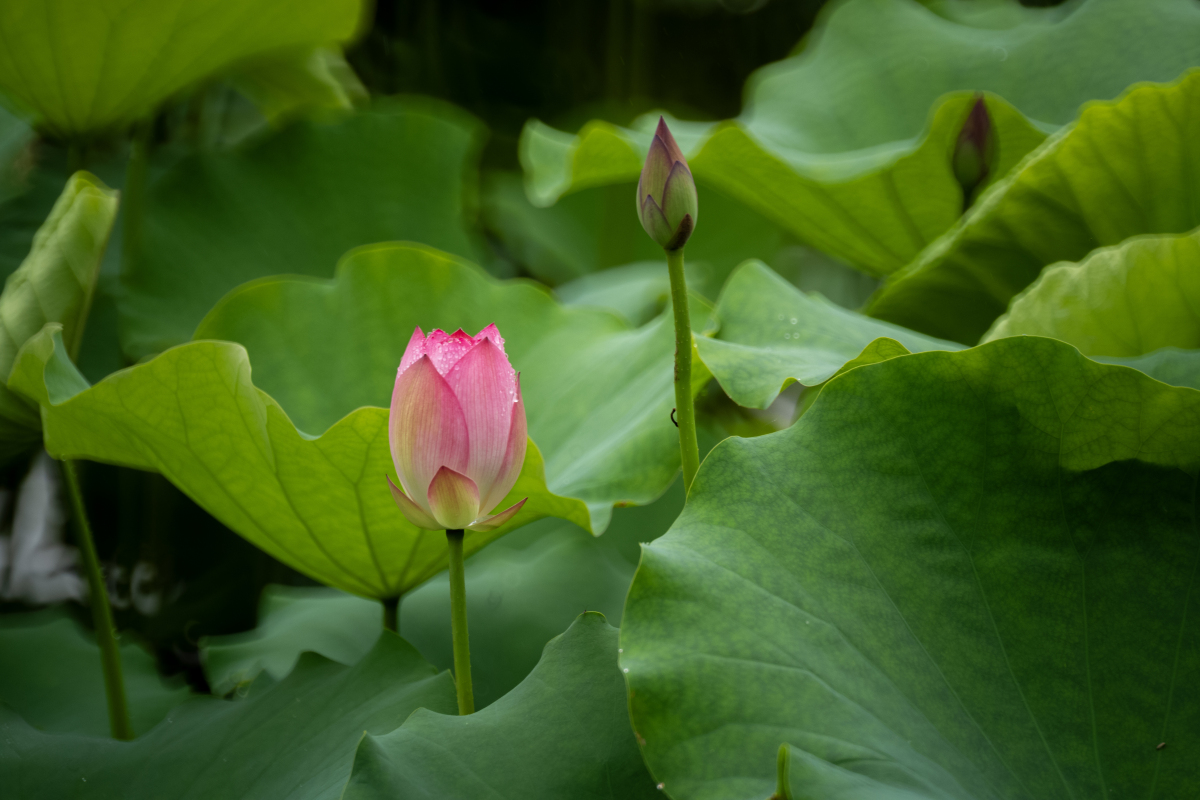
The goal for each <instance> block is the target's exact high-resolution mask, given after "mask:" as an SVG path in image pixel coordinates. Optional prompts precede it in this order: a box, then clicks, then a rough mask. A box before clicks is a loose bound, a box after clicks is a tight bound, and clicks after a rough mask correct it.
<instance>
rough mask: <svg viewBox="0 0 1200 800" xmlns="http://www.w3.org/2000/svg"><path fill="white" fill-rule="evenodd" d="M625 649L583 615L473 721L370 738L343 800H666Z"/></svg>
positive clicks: (427, 715)
mask: <svg viewBox="0 0 1200 800" xmlns="http://www.w3.org/2000/svg"><path fill="white" fill-rule="evenodd" d="M616 649H617V629H616V628H613V627H612V626H610V625H609V624H608V623H607V622H605V620H604V616H603V615H602V614H598V613H595V612H591V613H585V614H582V615H580V616H579V618H578V619H577V620H576V621H575V622H574V623H573V624H572V625H571V627H570V628H568V629H567V631H566V633H564V634H562V635H561V636H559V637H558V638H556V639H554V640H553V641H551V642H550V643H549V644H548V645H546V651H545V653H544V654H543V655H542V660H541V661H540V662H539V663H538V666H537V668H536V669H534V671H533V672H532V674H530V676H529V677H528V678H527V679H526V680H525V681H524V682H522V683H521V685H520V686H517V687H516V688H515V689H513V690H512V691H511V692H509V693H508V694H507V695H505V696H504V697H503V698H501V699H500V700H498V701H496V702H495V703H493V704H492V705H491V706H489V707H487V708H485V709H483V710H482V711H477V712H476V713H474V714H472V715H471V716H469V717H458V716H450V715H446V714H439V713H437V712H436V711H432V710H421V711H417V712H416V713H414V714H413V715H412V716H411V717H410V718H409V719H408V720H407V721H406V722H405V723H404V725H402V726H400V727H399V728H397V729H396V730H395V731H393V732H392V733H389V734H385V735H382V736H376V735H371V734H368V735H367V736H365V737H363V741H362V743H361V744H360V745H359V747H358V752H357V753H356V754H355V757H354V771H353V773H352V774H351V777H350V782H349V783H348V784H347V786H346V792H345V794H343V795H342V797H343V798H344V800H375V799H376V798H379V799H380V800H382V798H389V799H390V798H418V797H419V798H426V797H520V798H528V800H541V799H542V798H545V800H560V798H567V797H571V798H582V797H589V798H590V797H597V798H599V797H611V798H622V800H624V799H625V798H631V799H632V798H652V797H660V796H661V795H660V794H659V793H658V792H657V791H656V790H655V787H654V783H653V781H651V779H650V776H649V775H648V774H647V772H646V767H645V765H643V763H642V759H641V756H640V754H639V753H638V749H637V743H636V742H635V741H634V738H633V732H632V731H630V729H629V717H628V714H627V712H626V709H625V698H624V694H625V692H624V686H623V685H622V682H621V674H620V673H619V672H618V671H617V659H616V656H617V653H616Z"/></svg>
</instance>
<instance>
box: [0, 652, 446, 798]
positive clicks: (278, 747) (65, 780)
mask: <svg viewBox="0 0 1200 800" xmlns="http://www.w3.org/2000/svg"><path fill="white" fill-rule="evenodd" d="M454 707H455V701H454V684H453V682H452V681H451V679H450V676H449V674H447V673H445V672H443V673H441V674H438V673H437V672H436V670H434V669H433V667H431V666H429V664H427V663H425V662H424V661H423V660H422V659H421V657H420V656H419V655H418V654H417V652H416V651H415V650H413V649H412V647H411V646H410V645H408V644H407V643H405V642H404V641H402V640H400V639H398V638H396V637H395V636H393V635H392V634H384V635H383V636H381V637H380V639H379V641H378V642H377V643H376V644H375V646H374V648H373V649H372V650H371V652H370V653H369V654H368V655H367V657H366V658H364V659H363V660H362V661H360V662H359V663H358V664H357V665H356V666H354V667H345V666H342V665H340V664H336V663H334V662H331V661H327V660H326V659H324V658H321V657H320V656H316V655H307V656H304V657H302V658H301V659H300V663H299V665H298V666H297V667H296V669H295V670H294V671H293V672H292V674H291V675H289V676H288V677H287V679H285V680H284V681H283V682H282V683H279V684H274V685H272V682H271V681H270V679H268V678H263V679H260V681H258V682H256V683H255V684H254V685H253V686H252V687H251V688H250V693H249V697H246V698H244V699H238V700H218V699H215V698H211V697H199V698H196V699H193V700H190V701H188V702H187V703H184V704H183V705H181V706H179V707H177V708H175V709H174V710H173V711H172V712H171V713H170V714H169V715H168V716H167V718H166V719H165V720H163V721H162V722H161V723H159V724H158V726H156V727H155V728H154V729H153V730H151V731H150V732H148V733H146V734H144V735H143V736H141V737H139V738H138V739H136V740H135V741H133V742H132V743H125V742H117V741H113V740H112V739H107V738H100V737H84V736H65V735H52V734H45V733H41V732H38V731H35V730H33V729H32V728H30V727H29V726H28V724H27V723H26V722H25V721H24V720H22V719H21V718H20V717H18V716H17V715H16V714H14V713H13V712H11V711H9V710H7V709H3V708H0V739H2V740H3V742H4V746H3V747H2V748H0V776H2V777H3V778H4V790H5V798H6V799H7V798H10V797H11V798H13V800H27V799H28V800H39V799H40V798H46V799H47V800H49V799H50V798H54V800H59V798H64V797H103V798H108V797H120V798H123V800H160V798H165V797H170V798H179V800H193V799H194V800H200V799H201V798H205V800H207V798H216V797H220V798H228V800H240V799H244V800H251V799H252V798H253V799H254V800H260V798H273V797H287V798H293V800H337V798H339V797H340V796H341V792H342V788H343V786H345V783H346V780H347V778H348V777H349V775H350V767H351V764H352V762H353V758H354V750H355V746H356V745H357V744H358V742H359V740H360V739H361V738H362V736H363V733H364V731H366V732H368V733H376V734H382V733H386V732H388V731H391V730H393V729H395V728H396V727H397V726H399V725H400V723H402V722H403V721H404V720H405V719H406V718H407V717H408V716H409V715H410V714H411V713H412V712H413V711H414V710H416V709H417V708H429V709H436V710H438V711H441V712H445V713H453V710H454Z"/></svg>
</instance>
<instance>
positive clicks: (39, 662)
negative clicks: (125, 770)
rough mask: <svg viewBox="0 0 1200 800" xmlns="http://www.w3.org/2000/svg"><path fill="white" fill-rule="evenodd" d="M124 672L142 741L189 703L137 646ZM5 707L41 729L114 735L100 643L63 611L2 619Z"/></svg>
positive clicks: (130, 646)
mask: <svg viewBox="0 0 1200 800" xmlns="http://www.w3.org/2000/svg"><path fill="white" fill-rule="evenodd" d="M121 670H122V674H123V676H124V683H125V694H126V696H127V698H128V703H129V718H130V720H131V721H132V723H133V730H134V732H135V733H137V734H142V733H145V732H146V731H148V730H150V729H151V728H153V727H154V726H155V725H157V724H158V723H159V722H160V721H161V720H162V718H163V717H165V716H166V715H167V712H168V711H170V710H171V709H172V708H174V707H175V706H177V705H179V704H180V703H182V702H184V701H185V700H187V698H188V695H189V692H188V690H187V687H185V686H184V685H183V680H182V679H181V678H178V677H176V678H175V679H173V680H170V681H167V680H164V679H163V678H161V677H159V674H158V666H157V664H156V663H155V661H154V657H153V656H152V655H150V654H149V653H147V652H146V651H145V650H144V649H142V648H141V647H139V646H138V645H137V644H135V643H133V642H128V641H127V642H122V644H121ZM0 701H3V703H4V704H5V705H7V706H8V707H9V708H11V709H12V710H13V711H16V712H17V713H18V714H20V715H21V717H22V718H23V719H24V720H25V722H27V723H29V725H31V726H33V727H34V728H37V729H38V730H42V731H49V732H53V733H71V734H83V735H87V736H100V737H107V736H109V735H110V733H109V731H110V728H109V722H108V706H107V704H106V702H105V693H104V675H103V670H102V668H101V665H100V648H98V647H97V646H96V637H95V636H94V635H93V634H91V633H90V632H88V631H86V630H84V629H82V628H81V627H80V626H79V625H77V624H76V623H75V621H74V620H72V619H70V618H69V617H67V615H66V614H65V613H63V612H62V611H61V610H46V611H39V612H36V613H30V614H12V615H6V616H4V617H2V618H0ZM0 758H2V757H0Z"/></svg>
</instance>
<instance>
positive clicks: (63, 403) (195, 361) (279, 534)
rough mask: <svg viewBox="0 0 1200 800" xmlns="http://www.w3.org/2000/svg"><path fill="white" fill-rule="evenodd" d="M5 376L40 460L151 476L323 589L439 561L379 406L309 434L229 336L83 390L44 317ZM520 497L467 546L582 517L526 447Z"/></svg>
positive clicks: (407, 573)
mask: <svg viewBox="0 0 1200 800" xmlns="http://www.w3.org/2000/svg"><path fill="white" fill-rule="evenodd" d="M10 385H12V386H14V387H17V388H18V390H19V391H21V392H22V393H24V394H26V395H27V396H30V397H35V398H37V399H38V401H39V402H40V403H41V406H42V421H43V424H44V427H45V431H44V434H45V443H46V449H47V450H48V451H49V452H50V454H51V455H53V456H55V457H56V458H84V459H89V460H93V461H106V462H109V463H114V464H119V465H122V466H128V467H135V468H138V469H148V470H154V471H156V472H160V473H162V474H163V475H165V476H166V477H167V478H168V479H169V480H170V481H171V482H172V483H174V484H175V485H176V486H178V487H179V488H180V489H182V490H183V491H184V492H185V493H186V494H188V495H189V496H190V497H191V498H192V499H193V500H195V501H196V502H197V503H198V504H200V505H201V506H203V507H204V508H205V509H206V510H207V511H208V512H209V513H210V514H212V515H213V516H214V517H216V518H217V519H219V520H220V521H221V522H222V523H224V524H225V525H227V526H228V527H229V528H231V529H232V530H234V531H237V532H238V533H240V534H241V535H242V536H244V537H246V538H247V539H248V540H250V542H252V543H253V544H255V545H257V546H258V547H261V548H262V549H263V550H265V551H266V552H268V553H270V554H271V555H272V556H274V557H276V558H278V559H279V560H280V561H283V562H284V563H286V564H289V565H290V566H292V567H294V568H296V569H298V570H300V571H301V572H304V573H306V574H308V575H309V576H311V577H313V578H315V579H317V580H319V581H322V582H323V583H326V584H328V585H330V586H336V587H339V588H342V589H344V590H346V591H348V592H352V593H354V594H358V595H362V596H364V597H375V598H379V597H389V596H395V595H398V594H401V593H403V592H405V591H407V590H408V589H410V588H412V587H413V586H416V585H418V584H420V583H421V582H423V581H424V580H426V579H427V578H429V577H430V576H431V575H433V574H435V573H437V572H438V571H440V570H441V569H443V568H444V567H445V563H446V542H445V537H444V536H443V535H442V534H441V533H438V532H430V531H421V530H419V529H417V528H414V527H412V526H411V525H410V524H409V523H408V522H407V521H405V520H404V519H403V517H402V516H401V515H400V514H399V511H398V509H397V508H396V505H395V501H394V500H392V498H391V494H390V492H389V491H388V489H387V485H386V481H385V476H386V475H389V474H390V475H392V480H393V481H396V480H397V478H396V477H395V472H394V469H393V467H392V459H391V455H390V453H389V451H388V444H387V409H384V408H361V409H358V410H356V411H354V412H353V413H350V414H348V415H347V416H345V417H344V418H342V419H341V420H339V421H338V422H337V424H335V425H333V426H332V427H331V428H329V429H328V430H326V431H325V432H324V433H323V434H322V435H321V436H318V437H313V436H310V435H308V434H306V433H304V432H302V431H301V430H299V429H297V428H296V426H295V425H294V424H292V421H291V420H290V419H289V418H288V416H287V414H286V413H285V412H284V410H283V409H282V408H281V407H280V406H279V404H278V403H277V402H275V400H274V399H272V398H271V397H270V396H269V395H268V394H266V393H265V392H262V391H260V390H259V389H258V388H256V387H255V385H254V384H253V383H252V382H251V380H250V363H249V360H248V359H247V357H246V351H245V349H244V348H243V347H241V346H240V345H236V344H232V343H229V342H196V343H193V344H189V345H183V346H180V347H176V348H173V349H171V350H169V351H167V352H166V353H164V354H163V355H161V356H159V357H158V358H155V359H152V360H150V361H148V362H146V363H144V364H141V365H139V366H137V367H133V368H130V369H127V370H123V371H121V372H117V373H114V374H113V375H111V376H109V377H108V378H106V379H105V380H103V381H101V382H100V383H98V384H96V385H95V386H94V387H90V388H89V387H88V385H87V382H86V381H85V380H84V379H83V377H82V376H81V375H80V374H79V373H78V371H77V370H75V368H74V365H72V364H71V363H70V360H69V359H67V358H66V354H65V353H64V352H63V347H62V340H61V338H60V336H59V334H58V331H57V330H55V329H54V328H53V327H52V326H47V329H46V330H44V331H43V332H42V333H41V334H39V335H38V336H37V337H35V338H34V339H32V340H31V341H30V342H29V344H28V345H27V346H26V347H25V348H24V349H23V350H22V352H21V361H20V362H19V363H18V365H17V367H16V368H15V369H14V370H13V378H12V381H11V383H10ZM526 496H528V497H529V498H530V499H529V502H528V503H526V504H525V506H524V508H523V509H522V511H521V513H520V514H519V515H518V516H517V517H516V518H514V520H513V522H511V523H509V524H508V525H507V526H505V527H503V528H500V529H498V530H497V531H494V532H490V533H486V534H473V535H471V536H469V537H467V540H466V550H467V551H468V552H473V551H475V550H478V549H479V548H481V547H483V546H484V545H485V544H487V542H489V541H491V540H492V539H494V538H495V537H496V536H498V535H501V534H503V533H504V532H506V531H507V530H511V529H512V528H514V527H517V526H518V525H521V524H523V523H524V522H528V521H530V520H533V519H537V518H538V517H541V516H544V515H546V514H547V513H550V514H558V515H562V516H565V517H567V518H570V519H575V520H577V521H579V522H580V523H582V524H586V523H587V520H588V517H587V513H586V507H585V506H584V505H583V503H581V502H579V501H578V500H570V499H566V498H560V497H556V496H554V495H552V494H550V492H548V491H547V490H546V488H545V483H544V479H543V477H542V460H541V454H540V453H538V451H537V447H536V445H533V444H532V443H530V446H529V450H528V453H527V455H526V457H525V465H524V467H523V468H522V471H521V475H520V477H519V478H518V479H517V484H516V486H515V487H513V490H512V492H510V493H509V496H508V497H507V498H506V500H507V501H508V505H511V504H512V503H513V502H516V501H518V500H520V499H521V498H522V497H526ZM504 507H507V505H506V506H504Z"/></svg>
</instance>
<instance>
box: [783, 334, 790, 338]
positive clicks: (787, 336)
mask: <svg viewBox="0 0 1200 800" xmlns="http://www.w3.org/2000/svg"><path fill="white" fill-rule="evenodd" d="M783 338H785V339H790V338H792V335H791V334H790V333H785V334H784V335H783Z"/></svg>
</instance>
